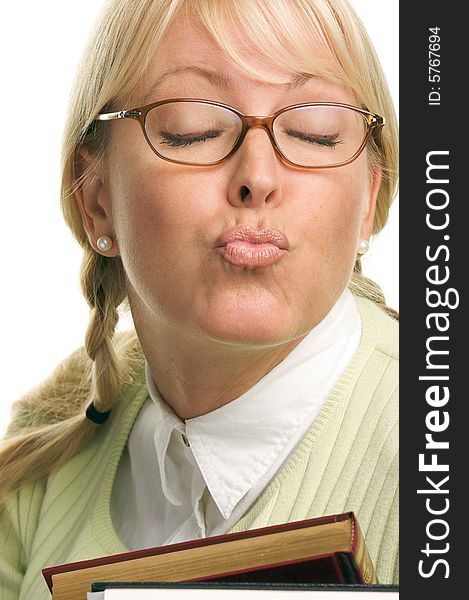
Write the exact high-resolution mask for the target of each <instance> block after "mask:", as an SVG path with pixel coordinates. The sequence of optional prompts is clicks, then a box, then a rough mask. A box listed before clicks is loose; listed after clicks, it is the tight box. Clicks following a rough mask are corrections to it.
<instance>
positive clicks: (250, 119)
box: [96, 98, 386, 169]
mask: <svg viewBox="0 0 469 600" xmlns="http://www.w3.org/2000/svg"><path fill="white" fill-rule="evenodd" d="M174 102H197V103H199V104H209V105H211V106H219V107H221V108H224V109H226V110H229V111H231V112H232V113H234V114H235V115H237V116H238V117H239V118H240V120H241V124H242V126H241V132H240V134H239V136H238V139H237V140H236V143H235V145H234V147H233V148H232V149H231V150H230V152H228V154H226V155H225V156H224V157H223V158H221V159H219V160H216V161H213V162H210V163H193V162H185V161H182V160H175V159H173V158H167V157H166V156H163V155H162V154H160V153H159V152H158V150H157V149H156V148H155V147H154V146H153V144H152V143H151V141H150V138H149V137H148V134H147V130H146V127H145V123H146V118H147V115H148V113H149V112H150V111H151V110H152V109H154V108H156V107H157V106H161V105H163V104H172V103H174ZM309 106H311V107H312V106H337V107H342V108H348V109H350V110H353V111H355V112H357V113H359V114H361V115H362V116H363V117H364V118H365V121H366V124H367V130H366V132H365V135H364V138H363V142H362V143H361V145H360V147H359V148H358V150H357V151H356V152H355V154H354V155H353V156H352V157H351V158H349V159H347V160H345V161H342V162H340V163H334V164H329V165H321V166H310V165H300V164H297V163H294V162H292V161H291V160H289V159H288V158H287V157H286V156H285V155H284V154H283V152H282V150H281V149H280V148H279V146H278V144H277V141H276V139H275V134H274V131H273V125H274V121H275V119H276V118H277V117H278V116H279V115H281V114H282V113H284V112H286V111H288V110H292V109H294V108H305V107H309ZM118 119H134V120H136V121H138V122H139V123H140V127H141V129H142V132H143V135H144V136H145V139H146V141H147V143H148V145H149V146H150V148H151V149H152V151H153V152H154V153H155V154H156V155H157V156H159V158H161V159H162V160H165V161H167V162H171V163H175V164H178V165H187V166H190V167H210V166H213V165H218V164H220V163H221V162H223V161H224V160H226V159H227V158H229V157H230V156H232V155H233V154H234V153H235V152H236V151H237V150H238V149H239V147H240V146H241V144H242V143H243V141H244V138H245V137H246V134H247V132H248V131H249V130H250V129H251V127H261V128H263V129H264V130H265V131H266V132H267V134H268V136H269V139H270V141H271V143H272V146H273V148H274V150H275V152H276V154H277V156H278V157H279V158H280V159H281V160H282V161H284V162H285V163H287V164H288V165H291V166H293V167H301V168H302V169H331V168H335V167H341V166H343V165H348V164H350V163H351V162H353V161H354V160H356V159H357V158H358V157H359V156H360V154H361V153H362V152H363V149H364V148H365V146H366V144H367V143H368V140H369V139H370V136H371V133H372V132H373V131H374V130H375V129H379V128H381V127H383V126H384V125H385V122H386V121H385V118H384V117H382V116H380V115H378V114H375V113H372V112H370V111H368V110H365V109H363V108H358V107H357V106H352V105H351V104H343V103H340V102H306V103H303V104H292V105H290V106H286V107H284V108H281V109H280V110H278V111H276V112H274V113H273V114H272V115H269V116H264V117H262V116H250V115H245V114H243V113H242V112H240V111H239V110H237V109H236V108H233V107H232V106H229V105H228V104H223V103H221V102H215V101H213V100H204V99H203V98H169V99H167V100H160V101H158V102H153V103H152V104H146V105H145V106H140V107H137V108H132V109H130V110H121V111H117V112H109V113H100V114H98V115H97V117H96V121H115V120H118Z"/></svg>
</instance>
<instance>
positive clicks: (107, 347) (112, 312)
mask: <svg viewBox="0 0 469 600" xmlns="http://www.w3.org/2000/svg"><path fill="white" fill-rule="evenodd" d="M82 286H83V290H84V292H85V296H86V299H87V301H88V303H89V305H90V308H91V312H90V323H89V326H88V330H87V334H86V342H85V349H86V352H87V354H88V356H89V357H90V358H91V361H92V363H91V365H90V364H89V361H86V359H85V358H84V357H83V356H82V355H81V356H80V355H79V354H77V353H76V354H75V355H73V357H71V359H70V361H68V362H67V361H66V362H65V363H64V364H63V365H61V366H60V367H59V368H58V369H57V370H56V371H55V372H54V373H53V375H52V377H51V379H50V380H49V381H46V382H45V383H44V384H43V386H40V387H39V388H38V389H36V390H32V391H31V392H30V393H29V394H27V395H26V396H25V397H24V398H22V399H21V400H20V401H19V402H17V403H16V405H15V408H16V413H17V415H16V419H15V421H14V426H13V427H11V428H10V430H9V431H8V433H7V437H6V439H5V440H3V441H2V442H1V446H0V495H2V496H3V495H5V494H7V493H9V492H11V491H13V490H15V489H17V488H18V487H20V486H21V485H22V484H23V483H26V482H28V481H30V480H32V479H39V478H40V477H42V476H44V475H47V474H48V473H49V472H50V471H51V469H52V468H56V467H58V466H60V465H62V464H63V463H65V462H66V461H67V460H69V459H70V458H71V457H72V456H74V455H75V454H76V453H77V452H78V451H79V450H80V449H81V448H83V447H84V446H85V445H86V444H88V443H89V442H90V440H91V439H92V438H93V436H94V434H95V432H96V429H97V427H96V425H95V424H94V423H92V422H91V421H90V420H89V419H87V418H86V416H85V408H86V406H87V405H88V403H89V402H90V401H91V400H92V401H93V402H94V404H95V406H96V408H97V409H98V410H99V411H103V412H104V411H107V410H109V409H110V408H111V406H112V405H113V403H114V402H115V400H116V399H117V397H118V391H119V387H120V384H121V381H122V380H123V375H122V376H121V374H120V372H119V366H118V361H117V356H116V352H115V350H114V348H113V345H112V343H111V340H112V337H113V334H114V330H115V327H116V325H117V321H118V318H119V315H118V312H117V308H118V306H119V305H120V304H121V302H122V300H123V299H124V297H125V285H124V281H123V269H122V264H121V261H120V258H118V257H117V258H107V257H104V256H101V255H100V254H97V253H96V252H95V251H94V250H93V249H92V248H91V247H88V248H86V250H85V255H84V259H83V263H82ZM72 358H73V360H72ZM69 363H70V364H72V363H73V370H71V368H70V364H69ZM76 363H80V364H78V365H77V364H76ZM77 367H78V368H77ZM39 401H41V402H40V403H41V411H38V405H39Z"/></svg>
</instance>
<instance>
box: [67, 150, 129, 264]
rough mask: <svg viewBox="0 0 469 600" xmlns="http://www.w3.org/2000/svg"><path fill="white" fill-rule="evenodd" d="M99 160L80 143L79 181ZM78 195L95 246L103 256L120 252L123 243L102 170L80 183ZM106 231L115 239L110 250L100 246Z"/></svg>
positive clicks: (77, 177)
mask: <svg viewBox="0 0 469 600" xmlns="http://www.w3.org/2000/svg"><path fill="white" fill-rule="evenodd" d="M95 161H96V157H95V156H93V155H92V154H90V152H89V151H88V150H87V149H86V148H85V147H84V146H82V147H80V148H79V149H78V150H77V152H76V155H75V162H74V169H75V181H79V180H80V178H81V177H83V175H84V174H85V173H86V172H87V171H88V170H89V169H90V168H91V167H93V163H95ZM96 171H98V169H97V170H96ZM74 195H75V200H76V202H77V204H78V208H79V209H80V213H81V218H82V220H83V226H84V228H85V231H86V233H87V235H88V239H89V241H90V244H91V246H92V247H93V248H94V249H95V250H96V252H99V254H102V255H103V256H118V255H119V246H118V244H117V240H116V236H115V233H114V228H113V222H112V210H111V209H112V203H111V198H110V195H109V191H108V188H107V186H106V185H105V184H104V181H103V176H102V174H100V173H98V172H96V173H95V174H94V175H93V176H92V178H90V179H89V180H88V181H87V180H86V179H85V180H84V181H83V183H82V184H80V185H78V186H77V189H76V191H75V194H74ZM103 235H106V236H109V237H110V238H111V239H112V241H113V245H112V247H111V248H110V249H109V250H101V249H100V248H98V246H97V241H98V239H99V238H100V237H101V236H103Z"/></svg>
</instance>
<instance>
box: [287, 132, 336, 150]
mask: <svg viewBox="0 0 469 600" xmlns="http://www.w3.org/2000/svg"><path fill="white" fill-rule="evenodd" d="M284 131H285V133H287V134H288V135H291V136H293V137H296V138H298V139H299V140H301V141H303V142H308V143H310V144H318V145H319V146H326V147H328V148H335V146H337V145H338V144H341V143H342V142H341V141H340V140H338V141H336V140H337V138H338V137H339V134H338V133H335V134H334V135H327V136H326V135H325V136H320V137H317V136H310V135H307V134H305V133H302V132H301V131H295V130H293V129H286V130H284Z"/></svg>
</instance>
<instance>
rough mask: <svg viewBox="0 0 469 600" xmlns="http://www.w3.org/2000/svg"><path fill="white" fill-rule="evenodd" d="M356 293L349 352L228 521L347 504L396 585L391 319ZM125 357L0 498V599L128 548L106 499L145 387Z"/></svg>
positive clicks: (312, 513) (23, 595) (276, 518)
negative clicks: (86, 426) (88, 436)
mask: <svg viewBox="0 0 469 600" xmlns="http://www.w3.org/2000/svg"><path fill="white" fill-rule="evenodd" d="M356 300H357V305H358V308H359V311H360V315H361V319H362V337H361V341H360V345H359V348H358V350H357V352H356V354H355V355H354V357H353V359H352V361H351V363H350V365H349V366H348V368H347V370H346V372H345V373H344V374H343V376H342V377H341V379H340V380H339V382H338V383H337V384H336V386H335V387H334V389H333V391H332V392H331V394H330V396H329V398H328V400H327V401H326V403H325V404H324V406H323V408H322V410H321V412H320V414H319V415H318V417H317V418H316V419H315V421H314V423H313V425H312V427H311V429H310V430H309V432H308V433H307V435H306V436H305V437H304V439H303V440H302V442H301V443H300V444H299V446H298V448H297V450H296V451H295V453H294V454H293V456H292V457H291V458H290V460H289V461H288V463H287V464H286V465H285V466H284V467H283V468H281V469H280V471H279V472H278V473H277V475H276V476H275V477H274V478H273V479H272V481H271V482H270V483H269V484H268V486H267V487H266V489H265V490H264V492H263V493H262V494H261V496H260V497H259V498H258V499H257V501H256V502H255V503H254V504H253V506H251V508H250V509H249V510H248V511H247V513H246V514H245V515H244V516H243V517H242V518H241V519H240V521H238V523H237V524H236V525H235V526H234V527H233V528H232V529H231V530H230V531H243V530H246V529H252V528H257V527H265V526H268V525H275V524H279V523H285V522H290V521H297V520H301V519H307V518H312V517H316V516H320V515H328V514H334V513H340V512H345V511H354V512H355V514H356V515H357V518H358V521H359V523H360V526H361V528H362V530H363V532H364V534H365V537H366V543H367V546H368V548H369V551H370V554H371V557H372V560H373V562H374V564H375V566H376V568H377V573H378V579H379V581H380V583H393V582H394V583H395V582H397V581H398V458H397V448H398V395H397V390H398V351H397V348H398V324H397V322H396V321H394V320H393V319H391V318H390V317H388V316H387V315H386V314H385V313H384V312H383V311H381V309H379V308H378V307H376V306H375V305H374V304H373V303H372V302H370V301H368V300H365V299H361V298H357V299H356ZM81 360H83V359H81ZM135 364H136V365H137V366H136V367H135V369H134V375H133V376H132V377H131V378H130V380H129V381H128V383H127V384H126V385H125V386H124V388H123V390H122V395H121V398H120V400H119V402H118V404H117V405H116V407H115V409H114V410H113V411H112V416H111V418H110V419H109V421H108V422H107V423H106V424H105V425H104V426H101V427H100V428H99V430H98V434H97V435H96V437H95V438H94V440H93V441H92V442H91V443H90V444H89V445H88V446H87V447H86V448H84V449H83V450H82V451H80V452H79V453H78V454H76V455H75V456H74V457H73V458H72V459H71V460H69V461H68V462H67V463H66V464H65V465H64V466H62V467H61V468H59V469H58V470H56V471H55V472H54V473H52V474H51V475H49V476H48V477H46V478H42V479H40V480H38V481H35V482H32V483H30V484H27V485H24V486H23V487H22V488H21V489H20V490H19V491H18V492H17V493H15V494H14V495H12V496H11V497H10V498H9V499H8V500H7V502H6V503H5V505H4V506H3V507H2V510H1V513H0V600H18V599H20V600H31V599H33V598H34V599H35V600H43V599H44V600H45V599H46V598H50V594H49V591H48V589H47V586H46V584H45V582H44V580H43V577H42V574H41V570H42V568H43V567H45V566H50V565H54V564H60V563H66V562H72V561H78V560H85V559H89V558H93V557H97V556H105V555H108V554H116V553H119V552H126V551H128V549H127V548H126V547H125V546H124V545H123V543H122V542H121V541H120V539H119V538H118V536H117V534H116V532H115V530H114V527H113V524H112V520H111V514H110V500H111V494H112V488H113V483H114V479H115V475H116V471H117V467H118V464H119V459H120V457H121V455H122V452H123V450H124V448H125V445H126V442H127V440H128V437H129V435H130V432H131V430H132V426H133V424H134V422H135V420H136V418H137V416H138V413H139V411H140V409H141V408H142V406H143V404H144V402H145V400H146V399H147V397H148V390H147V388H146V384H145V373H144V361H143V356H140V357H138V360H136V361H135ZM312 376H313V374H312ZM18 418H19V417H18Z"/></svg>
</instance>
